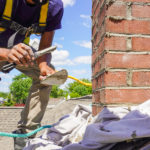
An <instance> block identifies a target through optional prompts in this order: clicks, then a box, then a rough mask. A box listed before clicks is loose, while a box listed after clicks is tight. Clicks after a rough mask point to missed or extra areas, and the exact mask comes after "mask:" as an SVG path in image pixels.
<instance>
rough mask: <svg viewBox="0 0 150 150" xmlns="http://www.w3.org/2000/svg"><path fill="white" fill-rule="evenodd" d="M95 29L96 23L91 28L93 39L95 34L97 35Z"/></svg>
mask: <svg viewBox="0 0 150 150" xmlns="http://www.w3.org/2000/svg"><path fill="white" fill-rule="evenodd" d="M96 29H97V27H96V23H95V24H94V26H93V27H92V36H93V37H94V36H95V34H96V33H97V31H96Z"/></svg>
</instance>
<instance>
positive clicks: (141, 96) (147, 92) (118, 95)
mask: <svg viewBox="0 0 150 150" xmlns="http://www.w3.org/2000/svg"><path fill="white" fill-rule="evenodd" d="M104 92H105V99H103V100H104V101H105V102H106V103H142V102H144V101H146V100H148V99H149V98H150V89H118V90H115V89H112V90H110V89H106V90H105V91H104ZM101 101H102V99H101Z"/></svg>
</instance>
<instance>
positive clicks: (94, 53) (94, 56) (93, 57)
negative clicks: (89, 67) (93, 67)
mask: <svg viewBox="0 0 150 150" xmlns="http://www.w3.org/2000/svg"><path fill="white" fill-rule="evenodd" d="M96 58H97V52H96V51H94V52H93V54H92V64H93V63H95V60H96Z"/></svg>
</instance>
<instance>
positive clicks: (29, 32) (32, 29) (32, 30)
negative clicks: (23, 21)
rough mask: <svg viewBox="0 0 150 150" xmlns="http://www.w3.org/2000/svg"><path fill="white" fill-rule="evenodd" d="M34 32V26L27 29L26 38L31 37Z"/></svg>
mask: <svg viewBox="0 0 150 150" xmlns="http://www.w3.org/2000/svg"><path fill="white" fill-rule="evenodd" d="M33 32H34V28H33V26H31V27H29V28H28V29H27V31H26V34H25V38H26V37H29V36H30V35H31V34H32V33H33Z"/></svg>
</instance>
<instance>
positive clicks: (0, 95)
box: [0, 92, 9, 99]
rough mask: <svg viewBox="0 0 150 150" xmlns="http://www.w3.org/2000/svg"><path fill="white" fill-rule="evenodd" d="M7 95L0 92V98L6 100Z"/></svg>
mask: <svg viewBox="0 0 150 150" xmlns="http://www.w3.org/2000/svg"><path fill="white" fill-rule="evenodd" d="M8 94H9V93H5V92H0V97H2V98H4V99H6V98H7V97H8Z"/></svg>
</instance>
